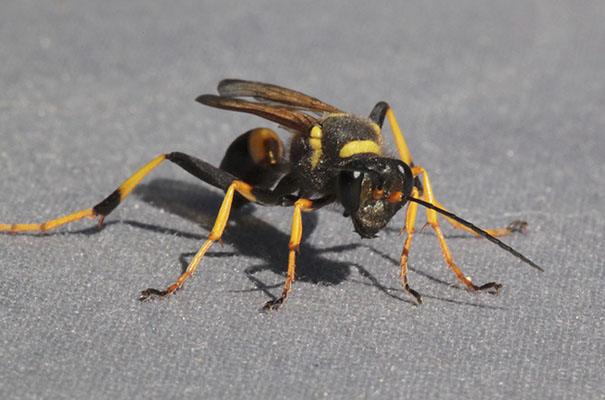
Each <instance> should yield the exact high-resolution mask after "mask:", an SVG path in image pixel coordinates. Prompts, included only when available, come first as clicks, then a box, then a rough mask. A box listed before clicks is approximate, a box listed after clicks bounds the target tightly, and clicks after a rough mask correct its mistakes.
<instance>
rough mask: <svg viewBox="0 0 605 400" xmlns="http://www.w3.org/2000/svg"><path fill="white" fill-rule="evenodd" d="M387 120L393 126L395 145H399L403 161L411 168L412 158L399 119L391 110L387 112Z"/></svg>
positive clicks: (398, 148)
mask: <svg viewBox="0 0 605 400" xmlns="http://www.w3.org/2000/svg"><path fill="white" fill-rule="evenodd" d="M387 119H388V120H389V124H390V125H391V130H392V131H393V137H394V138H395V143H397V150H398V151H399V157H400V158H401V161H403V162H404V163H406V164H407V165H409V166H412V165H413V164H412V156H411V155H410V151H409V150H408V145H407V144H406V143H405V139H404V138H403V134H402V133H401V129H399V124H398V123H397V119H395V114H393V111H392V110H391V109H390V108H389V109H388V110H387Z"/></svg>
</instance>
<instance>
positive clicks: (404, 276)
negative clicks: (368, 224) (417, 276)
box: [399, 187, 422, 304]
mask: <svg viewBox="0 0 605 400" xmlns="http://www.w3.org/2000/svg"><path fill="white" fill-rule="evenodd" d="M412 197H414V198H418V189H417V188H416V187H414V188H413V189H412ZM417 210H418V203H413V202H410V203H408V210H407V212H406V214H405V226H404V227H403V229H402V230H401V232H402V233H403V231H404V230H405V232H406V234H407V237H406V239H405V244H404V245H403V251H402V252H401V258H400V259H399V265H400V266H401V274H400V278H401V286H403V288H404V289H405V291H406V292H407V293H410V294H411V295H412V296H414V298H415V299H416V304H421V303H422V296H420V294H419V293H418V292H416V291H415V290H414V289H412V288H410V285H409V282H408V257H409V255H410V246H411V245H412V236H414V224H415V221H416V211H417Z"/></svg>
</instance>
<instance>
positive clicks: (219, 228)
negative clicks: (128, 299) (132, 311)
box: [140, 181, 251, 300]
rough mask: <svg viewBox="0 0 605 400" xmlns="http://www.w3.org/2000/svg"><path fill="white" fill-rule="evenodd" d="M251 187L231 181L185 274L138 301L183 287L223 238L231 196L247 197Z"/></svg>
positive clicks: (168, 294)
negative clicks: (206, 234)
mask: <svg viewBox="0 0 605 400" xmlns="http://www.w3.org/2000/svg"><path fill="white" fill-rule="evenodd" d="M250 190H251V187H250V185H248V184H247V183H244V182H242V181H233V182H232V183H231V185H230V186H229V188H228V189H227V193H226V195H225V198H224V200H223V203H222V205H221V208H220V210H219V212H218V215H217V217H216V221H215V222H214V227H213V228H212V230H211V231H210V235H209V236H208V239H206V241H205V242H204V244H203V245H202V247H201V248H200V249H199V250H198V252H197V253H196V254H195V256H194V257H193V260H191V262H190V263H189V265H188V266H187V269H186V270H185V272H184V273H183V274H182V275H181V276H180V277H179V279H177V281H176V282H175V283H173V284H172V285H170V286H169V287H168V288H167V289H166V290H157V289H152V288H150V289H146V290H144V291H143V292H141V297H140V300H147V299H150V298H153V297H160V298H162V297H166V296H170V295H171V294H172V293H173V292H175V291H176V290H179V289H180V288H182V287H183V284H184V283H185V281H186V280H187V278H189V277H190V276H192V275H193V273H194V272H195V270H196V269H197V266H198V265H199V263H200V261H202V258H203V257H204V255H205V254H206V251H208V249H209V248H210V246H211V245H212V243H214V242H216V241H217V240H221V236H223V231H224V230H225V226H227V221H228V220H229V213H230V211H231V204H232V203H233V195H234V194H235V192H236V191H237V192H239V193H241V194H242V195H245V196H248V195H249V193H250Z"/></svg>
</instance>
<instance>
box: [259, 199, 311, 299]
mask: <svg viewBox="0 0 605 400" xmlns="http://www.w3.org/2000/svg"><path fill="white" fill-rule="evenodd" d="M312 206H313V202H312V201H311V200H308V199H299V200H297V201H296V203H294V216H293V218H292V233H291V234H290V242H289V243H288V249H289V253H288V273H287V275H286V283H285V284H284V290H283V291H282V294H281V296H280V297H278V298H277V299H275V300H271V301H268V302H266V303H265V306H264V307H263V309H264V310H265V311H273V310H276V309H278V308H279V307H281V306H282V305H283V304H284V302H285V301H286V300H287V299H288V293H289V292H290V290H291V289H292V283H293V282H294V280H295V274H294V271H295V269H296V262H295V261H296V252H297V251H298V247H299V246H300V238H301V236H302V217H301V211H310V210H311V209H312Z"/></svg>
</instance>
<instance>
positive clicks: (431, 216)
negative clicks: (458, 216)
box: [412, 166, 501, 291]
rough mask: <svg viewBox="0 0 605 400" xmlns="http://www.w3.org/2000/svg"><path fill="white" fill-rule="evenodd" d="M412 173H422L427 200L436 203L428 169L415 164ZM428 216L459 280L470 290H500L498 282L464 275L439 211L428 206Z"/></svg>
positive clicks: (447, 259)
mask: <svg viewBox="0 0 605 400" xmlns="http://www.w3.org/2000/svg"><path fill="white" fill-rule="evenodd" d="M412 174H413V175H414V177H416V176H418V175H420V174H422V183H423V185H424V198H425V201H426V202H428V203H431V204H434V205H436V204H435V199H434V197H433V189H432V187H431V182H430V180H429V176H428V174H427V173H426V171H425V170H424V169H423V168H422V167H420V166H415V167H413V168H412ZM426 216H427V220H428V224H429V225H430V226H431V227H432V228H433V230H434V231H435V234H436V235H437V239H438V240H439V245H440V246H441V251H442V252H443V258H444V259H445V262H446V263H447V265H448V266H449V267H450V268H451V269H452V270H453V271H454V273H455V274H456V277H457V278H458V280H460V282H462V283H464V284H465V285H466V287H467V288H468V289H469V290H484V289H490V288H491V289H495V290H496V291H498V289H499V288H500V287H501V285H500V284H498V283H496V282H490V283H487V284H485V285H482V286H476V285H475V284H473V283H472V282H471V281H470V279H468V278H467V277H466V276H464V274H463V273H462V271H461V270H460V269H459V268H458V267H457V266H456V264H455V263H454V260H453V258H452V253H451V252H450V250H449V248H448V246H447V243H446V242H445V237H444V236H443V233H442V232H441V228H440V227H439V221H438V220H437V212H436V211H435V210H431V209H429V208H426Z"/></svg>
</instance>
